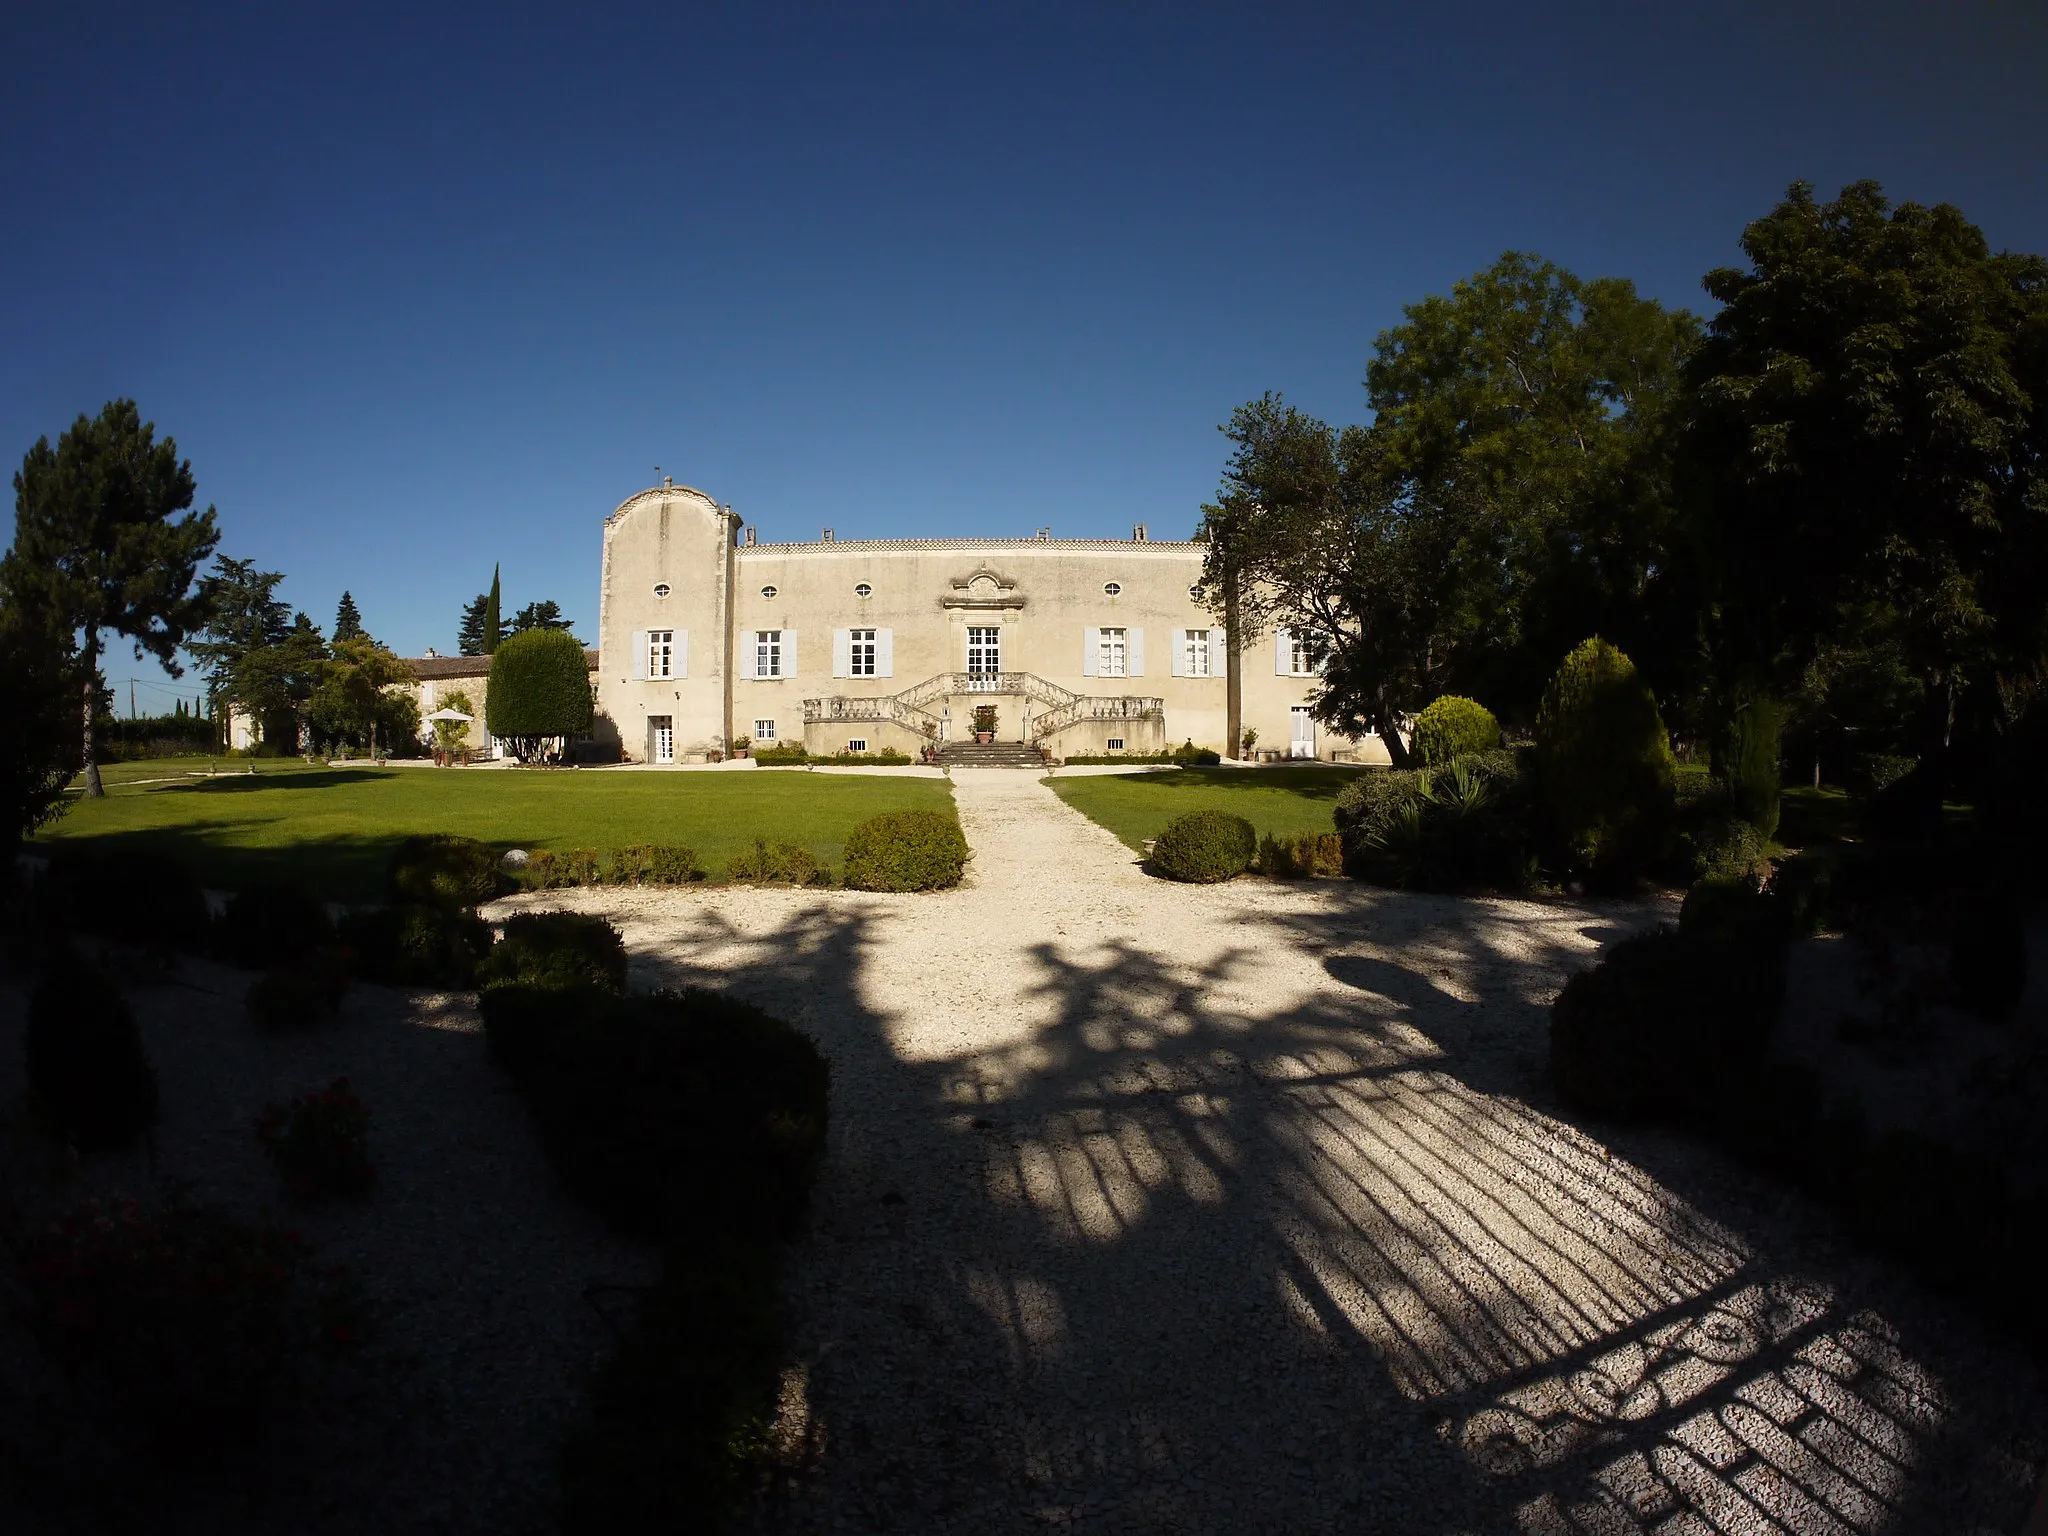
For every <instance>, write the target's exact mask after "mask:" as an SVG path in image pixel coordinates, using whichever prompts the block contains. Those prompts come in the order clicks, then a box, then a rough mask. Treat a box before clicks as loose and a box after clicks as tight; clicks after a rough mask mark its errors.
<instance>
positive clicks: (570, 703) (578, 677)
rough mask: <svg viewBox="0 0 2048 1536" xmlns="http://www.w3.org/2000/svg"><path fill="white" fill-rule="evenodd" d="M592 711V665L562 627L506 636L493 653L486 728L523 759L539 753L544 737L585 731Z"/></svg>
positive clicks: (485, 711) (485, 697)
mask: <svg viewBox="0 0 2048 1536" xmlns="http://www.w3.org/2000/svg"><path fill="white" fill-rule="evenodd" d="M592 715H593V709H592V705H591V698H590V663H589V660H588V659H587V658H586V657H585V656H584V654H583V646H582V645H581V644H580V643H579V642H578V641H577V639H576V637H575V636H573V635H571V634H569V633H568V632H567V631H566V630H559V629H529V630H526V631H524V632H522V633H520V634H516V635H509V636H507V637H506V638H505V639H504V640H503V641H501V642H500V643H499V645H498V648H497V650H496V651H494V652H492V653H491V680H490V686H489V690H488V691H487V692H486V693H485V695H484V720H485V726H486V728H487V729H488V730H489V731H490V733H491V734H492V735H493V736H496V737H499V738H500V739H501V740H504V741H506V742H509V743H510V744H511V747H512V751H513V753H514V754H515V755H516V756H517V757H518V758H519V760H520V761H521V762H530V761H532V760H533V759H534V758H536V757H538V756H539V755H540V750H541V746H542V743H544V742H546V741H549V740H551V739H554V738H557V737H562V738H566V737H570V736H581V735H584V734H586V733H587V732H588V731H589V730H590V722H591V719H592Z"/></svg>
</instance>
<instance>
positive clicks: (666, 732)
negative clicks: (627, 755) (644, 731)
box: [647, 715, 676, 763]
mask: <svg viewBox="0 0 2048 1536" xmlns="http://www.w3.org/2000/svg"><path fill="white" fill-rule="evenodd" d="M647 727H648V732H649V734H650V735H651V736H652V737H653V738H654V739H653V742H652V743H651V746H650V750H649V753H648V755H649V756H650V757H652V758H653V759H654V761H656V762H657V763H672V762H674V761H675V760H676V723H675V719H674V717H673V716H671V715H654V716H651V717H650V718H649V719H648V721H647Z"/></svg>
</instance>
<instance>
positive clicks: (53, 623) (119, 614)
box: [0, 400, 220, 797]
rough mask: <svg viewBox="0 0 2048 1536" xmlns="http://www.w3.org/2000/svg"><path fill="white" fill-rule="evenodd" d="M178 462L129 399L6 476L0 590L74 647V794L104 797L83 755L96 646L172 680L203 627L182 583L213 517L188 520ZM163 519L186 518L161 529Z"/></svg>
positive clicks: (182, 467) (89, 751)
mask: <svg viewBox="0 0 2048 1536" xmlns="http://www.w3.org/2000/svg"><path fill="white" fill-rule="evenodd" d="M193 490H194V485H193V480H192V464H191V461H190V460H181V459H180V458H179V457H178V445H177V443H176V442H174V441H173V440H172V439H170V438H168V437H167V438H165V439H164V440H163V441H162V442H158V441H157V440H156V426H155V424H154V423H151V422H145V421H144V420H143V419H142V415H141V413H140V412H139V411H137V410H136V408H135V402H134V401H133V400H110V401H109V402H107V404H106V405H105V407H103V408H102V409H101V411H100V414H99V415H98V417H96V418H89V417H86V416H83V415H81V416H80V417H79V418H78V420H77V421H76V422H74V423H73V424H72V427H71V430H70V431H68V432H66V433H64V435H63V436H61V437H60V438H58V439H57V446H56V447H55V448H52V447H51V446H50V440H49V439H48V438H47V437H45V438H39V439H37V441H36V445H35V446H34V447H33V448H31V449H30V450H29V451H28V453H27V455H26V456H25V457H24V458H23V459H22V461H21V470H20V472H19V473H17V474H16V475H15V477H14V548H13V549H12V550H10V551H9V552H8V555H7V558H6V562H5V564H4V566H0V584H4V586H5V588H6V590H7V593H8V595H9V596H10V597H12V598H13V599H14V600H16V601H17V602H20V603H22V604H24V605H25V606H27V607H28V608H30V609H32V610H34V611H36V612H39V613H40V614H41V615H43V617H44V620H45V622H46V623H47V624H49V625H50V627H52V628H53V629H54V630H55V631H56V632H57V633H59V634H77V635H79V636H80V637H81V638H82V639H83V641H84V644H83V646H82V647H81V651H82V654H81V656H80V661H81V664H82V666H81V673H82V678H83V681H82V683H81V684H80V695H79V725H80V730H81V737H80V740H81V744H82V746H83V748H84V751H83V753H82V758H83V766H84V769H85V792H86V794H87V795H88V796H93V797H97V796H100V795H103V794H105V793H106V790H105V789H104V788H103V787H102V786H101V784H100V771H99V763H98V761H97V760H96V759H95V757H94V754H93V740H92V734H93V716H94V708H93V706H94V705H95V704H96V703H97V702H98V698H99V689H100V678H99V664H100V653H101V649H102V645H103V638H102V637H103V635H104V633H105V632H106V631H107V630H112V631H113V632H114V633H115V634H117V635H123V636H126V637H127V638H128V639H130V640H132V641H134V642H135V655H136V659H137V660H140V659H141V657H142V653H143V652H144V651H147V652H148V653H149V654H150V655H152V656H154V657H155V658H156V659H157V661H158V662H159V663H160V664H161V665H162V666H163V669H164V670H165V671H166V672H168V673H169V674H170V675H171V676H173V677H177V676H179V675H180V674H181V673H182V671H183V668H182V667H180V666H179V665H178V661H177V652H178V647H179V646H181V645H183V644H184V642H185V637H186V635H188V634H190V633H191V632H192V631H193V630H195V629H196V628H198V627H199V626H200V624H202V623H203V622H204V621H205V618H206V598H205V595H204V593H203V591H201V592H195V591H194V590H193V586H192V579H193V577H194V576H195V575H197V574H198V569H199V564H200V562H201V561H203V560H205V559H206V558H207V557H208V556H209V555H211V554H212V553H213V548H214V546H215V545H216V544H217V543H219V542H220V534H219V532H218V530H217V529H216V528H215V527H214V516H213V508H211V507H208V508H207V509H206V510H205V511H204V512H192V511H190V510H189V509H190V507H191V505H192V495H193ZM174 512H185V513H186V515H185V516H184V517H182V518H179V519H177V520H176V521H175V522H174V521H172V516H171V514H173V513H174Z"/></svg>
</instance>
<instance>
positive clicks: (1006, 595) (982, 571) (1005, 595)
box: [939, 565, 1024, 613]
mask: <svg viewBox="0 0 2048 1536" xmlns="http://www.w3.org/2000/svg"><path fill="white" fill-rule="evenodd" d="M950 586H951V590H950V591H948V592H945V593H943V594H942V595H941V596H940V598H939V606H940V607H942V608H964V609H968V610H970V611H973V612H980V613H995V612H1000V611H1001V610H1003V609H1006V608H1022V607H1023V606H1024V594H1023V593H1021V592H1019V591H1018V590H1017V583H1016V582H1014V581H1012V580H1011V579H1010V578H1009V577H1007V576H1002V575H998V574H997V573H996V572H995V571H992V570H990V569H989V568H988V567H987V566H986V565H981V566H977V567H976V568H975V569H974V570H973V571H972V572H970V573H969V574H968V575H965V576H956V577H954V578H953V580H952V582H951V583H950Z"/></svg>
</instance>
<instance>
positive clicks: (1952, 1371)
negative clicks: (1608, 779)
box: [570, 770, 2048, 1536]
mask: <svg viewBox="0 0 2048 1536" xmlns="http://www.w3.org/2000/svg"><path fill="white" fill-rule="evenodd" d="M954 782H955V785H956V789H957V794H958V802H959V808H960V816H961V820H962V823H963V824H964V826H965V828H966V831H967V836H968V841H969V843H970V844H971V845H972V847H973V849H974V860H973V863H972V864H971V865H970V878H969V879H968V881H967V883H966V885H965V886H964V887H963V888H962V889H961V890H959V891H957V892H953V893H949V894H946V895H942V896H924V897H910V896H903V897H887V896H883V897H876V896H863V895H859V894H857V893H836V892H827V893H818V892H796V891H770V890H734V891H727V892H720V893H705V894H702V895H686V894H662V893H620V892H616V891H608V892H598V891H592V892H586V893H577V894H576V896H575V897H574V898H573V900H572V902H571V903H570V904H575V905H581V906H585V907H588V908H591V909H597V910H604V911H607V912H609V913H611V914H613V915H614V916H615V917H616V918H618V920H620V921H621V922H622V923H623V925H624V927H625V930H626V935H627V939H628V943H629V945H630V946H631V948H632V950H633V953H634V957H635V962H634V963H635V968H636V977H635V984H636V985H642V986H645V985H671V984H679V983H682V982H686V981H703V982H708V983H712V984H717V985H723V986H730V987H731V988H733V989H734V990H736V991H739V992H741V993H744V994H746V995H748V996H750V997H753V998H754V999H756V1000H757V1001H760V1002H762V1003H764V1004H765V1005H767V1006H769V1007H771V1008H774V1009H776V1010H777V1011H780V1012H782V1013H783V1014H784V1015H785V1016H787V1017H791V1018H793V1019H795V1020H797V1021H798V1022H799V1023H800V1024H802V1025H803V1027H804V1028H806V1029H807V1030H809V1031H810V1032H812V1033H813V1034H814V1035H815V1036H816V1038H817V1039H818V1040H819V1041H820V1043H821V1044H822V1045H823V1047H824V1049H825V1050H826V1052H827V1053H828V1055H829V1056H830V1057H831V1059H832V1064H833V1071H834V1101H835V1102H834V1114H835V1125H834V1144H833V1155H832V1158H831V1161H830V1165H829V1170H828V1172H827V1175H826V1178H825V1180H824V1183H823V1185H822V1186H821V1188H820V1191H819V1197H818V1201H817V1211H816V1215H815V1218H814V1220H813V1222H812V1227H811V1230H810V1232H809V1234H808V1235H807V1236H806V1237H805V1239H804V1240H803V1241H802V1242H801V1243H799V1244H798V1245H797V1247H796V1248H795V1250H794V1253H793V1255H792V1259H791V1263H790V1266H789V1272H790V1295H791V1304H792V1309H793V1323H794V1333H795V1344H796V1350H797V1356H798V1358H797V1363H796V1364H795V1365H794V1366H793V1367H792V1369H791V1372H790V1375H789V1380H788V1382H787V1384H786V1391H785V1413H784V1419H783V1423H782V1424H781V1425H780V1426H779V1428H780V1432H781V1435H782V1443H783V1447H784V1457H785V1461H786V1464H787V1465H786V1474H785V1476H784V1478H783V1479H782V1482H781V1484H780V1486H779V1487H778V1489H777V1491H776V1493H775V1495H774V1497H773V1498H771V1499H770V1500H768V1501H767V1502H766V1503H765V1504H764V1506H763V1507H762V1509H761V1510H760V1511H759V1513H758V1522H759V1525H760V1527H761V1528H762V1529H763V1530H777V1531H813V1530H820V1531H822V1530H887V1531H905V1532H950V1531H959V1532H973V1533H976V1536H988V1533H993V1532H1011V1531H1036V1530H1043V1529H1046V1528H1048V1527H1061V1526H1070V1525H1073V1526H1080V1527H1082V1528H1085V1529H1093V1530H1101V1531H1133V1532H1143V1531H1189V1532H1240V1531H1243V1532H1250V1531H1274V1532H1311V1531H1331V1532H1347V1533H1348V1532H1368V1531H1386V1532H1430V1533H1436V1532H1443V1533H1449V1532H1465V1531H1474V1532H1478V1531H1487V1532H1491V1531H1526V1532H1543V1533H1548V1532H1566V1531H1588V1532H1607V1531H1617V1532H1633V1531H1651V1530H1654V1531H1658V1532H1664V1533H1674V1536H1676V1533H1693V1532H1708V1531H1721V1532H1752V1531H1754V1532H1763V1531H1773V1532H1775V1531H1785V1532H1801V1533H1806V1532H1814V1533H1819V1532H1830V1533H1832V1532H1869V1531H1877V1530H1881V1529H1882V1530H1897V1531H1902V1532H1920V1531H1949V1530H1955V1531H1992V1530H2012V1529H2015V1528H2016V1527H2017V1526H2018V1524H2019V1522H2020V1520H2021V1518H2022V1517H2023V1514H2024V1510H2025V1507H2026V1504H2027V1501H2028V1493H2029V1487H2030V1479H2031V1477H2032V1475H2033V1472H2034V1470H2035V1468H2036V1467H2037V1466H2038V1465H2039V1463H2040V1461H2041V1459H2042V1457H2043V1454H2044V1438H2043V1432H2044V1423H2048V1418H2044V1411H2043V1403H2042V1401H2041V1398H2040V1396H2039V1392H2038V1386H2037V1383H2036V1380H2035V1378H2034V1377H2033V1375H2032V1374H2031V1373H2030V1372H2029V1370H2028V1369H2027V1368H2026V1367H2025V1366H2024V1365H2023V1364H2022V1363H2020V1362H2018V1361H2016V1360H2015V1359H2013V1358H2012V1352H2011V1351H2010V1350H2009V1349H2008V1348H2005V1347H2003V1346H2002V1345H2001V1343H2000V1341H1999V1340H1997V1339H1995V1338H1992V1337H1988V1336H1985V1335H1982V1334H1980V1333H1979V1332H1978V1331H1977V1330H1976V1329H1975V1328H1974V1327H1973V1325H1972V1324H1971V1323H1970V1322H1969V1321H1968V1320H1967V1319H1966V1318H1965V1317H1963V1316H1961V1315H1959V1314H1957V1313H1955V1312H1953V1311H1951V1310H1949V1309H1947V1308H1945V1307H1944V1306H1943V1305H1942V1304H1941V1303H1939V1302H1938V1301H1936V1300H1933V1299H1930V1298H1929V1297H1927V1296H1926V1295H1924V1294H1922V1293H1921V1291H1920V1290H1919V1289H1918V1288H1917V1287H1916V1286H1914V1285H1913V1284H1911V1283H1910V1282H1909V1281H1907V1280H1905V1279H1904V1278H1902V1277H1901V1276H1899V1275H1898V1274H1896V1273H1895V1272H1893V1271H1891V1270H1889V1269H1888V1268H1887V1267H1885V1266H1883V1265H1880V1264H1877V1263H1875V1262H1874V1261H1870V1260H1867V1259H1865V1258H1863V1257H1861V1256H1859V1255H1858V1254H1857V1253H1856V1252H1855V1251H1854V1250H1853V1249H1850V1248H1848V1247H1845V1246H1839V1245H1837V1244H1836V1243H1835V1242H1834V1241H1833V1240H1832V1238H1831V1237H1830V1235H1829V1226H1828V1222H1827V1220H1826V1218H1825V1216H1824V1215H1823V1214H1822V1213H1820V1212H1819V1211H1817V1210H1816V1209H1814V1208H1813V1207H1810V1206H1808V1205H1806V1204H1805V1203H1803V1202H1801V1201H1800V1200H1798V1199H1797V1198H1795V1197H1793V1196H1790V1195H1788V1194H1787V1193H1786V1192H1785V1191H1784V1190H1782V1189H1781V1188H1778V1187H1776V1186H1773V1185H1771V1184H1768V1183H1766V1182H1762V1181H1758V1180H1755V1179H1752V1178H1750V1177H1749V1176H1747V1175H1745V1174H1744V1173H1742V1172H1741V1171H1740V1170H1738V1169H1736V1168H1734V1167H1732V1166H1731V1165H1729V1164H1728V1163H1727V1162H1726V1161H1725V1160H1722V1159H1720V1158H1718V1157H1717V1156H1715V1155H1714V1154H1712V1153H1710V1152H1707V1151H1705V1150H1703V1149H1700V1148H1698V1147H1696V1146H1693V1145H1691V1144H1689V1143H1688V1142H1686V1141H1684V1140H1683V1139H1681V1138H1676V1137H1668V1136H1663V1135H1659V1134H1650V1133H1630V1134H1627V1135H1625V1136H1623V1135H1617V1134H1610V1133H1608V1132H1607V1131H1606V1130H1602V1131H1601V1132H1600V1133H1599V1134H1594V1133H1592V1132H1590V1131H1589V1130H1587V1129H1582V1128H1579V1127H1577V1126H1575V1125H1573V1124H1572V1123H1570V1122H1569V1121H1568V1120H1566V1119H1564V1118H1561V1117H1560V1116H1561V1114H1562V1112H1561V1111H1560V1110H1559V1109H1558V1108H1557V1107H1556V1106H1555V1105H1554V1103H1553V1102H1552V1100H1551V1098H1550V1095H1549V1092H1548V1090H1547V1088H1546V1087H1545V1085H1544V1081H1543V1055H1544V1031H1545V1008H1546V1005H1547V1003H1548V1001H1549V999H1550V997H1551V996H1552V995H1554V993H1555V991H1556V989H1557V987H1558V986H1559V984H1560V983H1561V981H1562V979H1563V977H1564V976H1565V975H1567V974H1568V973H1569V971H1570V970H1571V968H1572V967H1574V966H1575V965H1577V964H1579V963H1581V962H1582V961H1583V960H1584V959H1585V958H1586V957H1588V956H1589V955H1591V954H1592V953H1593V952H1594V951H1595V950H1596V948H1597V947H1598V946H1600V945H1601V944H1602V943H1605V942H1608V941H1610V940H1612V939H1614V938H1616V937H1618V936H1620V935H1622V934H1623V933H1625V932H1628V931H1630V930H1633V929H1635V928H1638V927H1641V926H1643V925H1645V924H1647V923H1651V922H1654V921H1656V920H1658V919H1659V918H1660V917H1666V916H1668V915H1669V913H1668V909H1666V908H1663V907H1659V906H1654V905H1643V904H1598V903H1584V902H1574V903H1564V902H1554V903H1542V902H1518V901H1466V900H1455V899H1449V898H1434V897H1417V896H1408V895H1393V894H1389V893H1382V892H1372V891H1367V890H1364V889H1362V888H1358V887H1353V886H1350V885H1348V884H1343V883H1339V882H1322V883H1317V884H1308V885H1297V886H1289V885H1277V884H1269V883H1265V882H1260V881H1240V882H1237V883H1235V884H1232V885H1228V886H1223V887H1210V888H1200V887H1186V886H1176V885H1170V884H1167V883H1164V882H1161V881H1158V880H1154V879H1151V878H1149V877H1147V876H1146V875H1144V874H1143V873H1141V872H1140V870H1139V869H1138V868H1137V867H1136V865H1135V863H1134V861H1133V859H1132V856H1131V854H1130V852H1129V851H1128V850H1127V849H1125V848H1124V847H1123V846H1122V845H1121V844H1120V843H1118V842H1117V841H1116V840H1115V839H1114V838H1113V837H1111V836H1110V835H1109V834H1108V833H1107V832H1105V831H1103V830H1102V829H1101V828H1099V827H1097V826H1095V825H1094V824H1093V823H1091V822H1088V821H1087V820H1085V819H1084V818H1082V817H1081V816H1079V815H1078V814H1076V813H1075V812H1073V811H1071V810H1069V809H1068V808H1067V807H1065V806H1064V805H1063V804H1061V803H1060V802H1059V801H1058V800H1057V799H1056V798H1055V797H1054V796H1053V795H1052V794H1051V792H1050V791H1049V790H1047V789H1046V788H1045V787H1044V786H1043V785H1042V784H1041V783H1039V782H1037V781H1036V780H1035V779H1034V778H1033V777H1032V776H1030V775H1027V774H1021V773H1004V772H1000V771H986V770H985V771H978V772H977V771H962V772H959V773H957V774H955V775H954Z"/></svg>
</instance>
